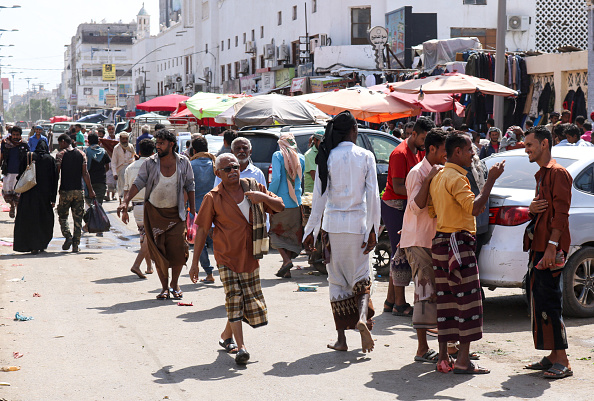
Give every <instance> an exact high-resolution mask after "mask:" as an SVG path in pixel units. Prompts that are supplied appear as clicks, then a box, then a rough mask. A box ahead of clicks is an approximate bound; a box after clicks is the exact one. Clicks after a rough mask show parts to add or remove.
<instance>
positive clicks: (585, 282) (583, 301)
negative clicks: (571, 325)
mask: <svg viewBox="0 0 594 401" xmlns="http://www.w3.org/2000/svg"><path fill="white" fill-rule="evenodd" d="M563 311H564V313H565V314H566V315H568V316H574V317H592V316H594V248H592V247H584V248H582V249H580V250H579V251H577V252H576V253H575V254H573V255H572V256H571V258H569V260H568V261H567V264H566V265H565V269H564V272H563Z"/></svg>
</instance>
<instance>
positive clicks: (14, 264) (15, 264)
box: [11, 263, 24, 266]
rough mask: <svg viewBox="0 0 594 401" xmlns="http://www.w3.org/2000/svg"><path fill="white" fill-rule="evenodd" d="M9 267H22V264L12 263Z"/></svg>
mask: <svg viewBox="0 0 594 401" xmlns="http://www.w3.org/2000/svg"><path fill="white" fill-rule="evenodd" d="M11 266H24V265H23V264H22V263H13V264H11Z"/></svg>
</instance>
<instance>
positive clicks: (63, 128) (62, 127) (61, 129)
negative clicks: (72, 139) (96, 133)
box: [52, 121, 101, 149]
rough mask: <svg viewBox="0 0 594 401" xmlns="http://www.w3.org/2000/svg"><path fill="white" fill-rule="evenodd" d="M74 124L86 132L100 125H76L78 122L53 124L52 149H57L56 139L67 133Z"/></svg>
mask: <svg viewBox="0 0 594 401" xmlns="http://www.w3.org/2000/svg"><path fill="white" fill-rule="evenodd" d="M76 124H80V125H81V126H82V127H84V128H85V129H86V130H87V131H88V130H90V129H94V128H97V127H100V126H101V124H94V123H78V122H72V121H62V122H59V123H54V124H52V133H53V136H52V149H58V137H59V136H60V135H62V134H63V133H65V132H68V131H69V130H70V127H72V126H73V125H76Z"/></svg>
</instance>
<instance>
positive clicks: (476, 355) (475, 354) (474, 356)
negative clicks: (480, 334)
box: [450, 351, 481, 361]
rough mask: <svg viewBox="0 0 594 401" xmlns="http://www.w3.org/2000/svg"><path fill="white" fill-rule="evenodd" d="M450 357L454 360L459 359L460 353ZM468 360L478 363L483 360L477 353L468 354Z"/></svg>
mask: <svg viewBox="0 0 594 401" xmlns="http://www.w3.org/2000/svg"><path fill="white" fill-rule="evenodd" d="M450 356H451V357H452V358H454V359H458V351H456V352H455V353H453V354H450ZM468 359H470V360H471V361H478V360H479V359H481V356H480V355H479V354H478V353H476V352H470V353H469V354H468Z"/></svg>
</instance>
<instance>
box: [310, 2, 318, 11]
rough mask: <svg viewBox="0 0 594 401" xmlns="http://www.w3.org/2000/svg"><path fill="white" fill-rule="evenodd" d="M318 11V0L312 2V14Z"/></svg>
mask: <svg viewBox="0 0 594 401" xmlns="http://www.w3.org/2000/svg"><path fill="white" fill-rule="evenodd" d="M317 11H318V0H311V13H312V14H313V13H315V12H317Z"/></svg>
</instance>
